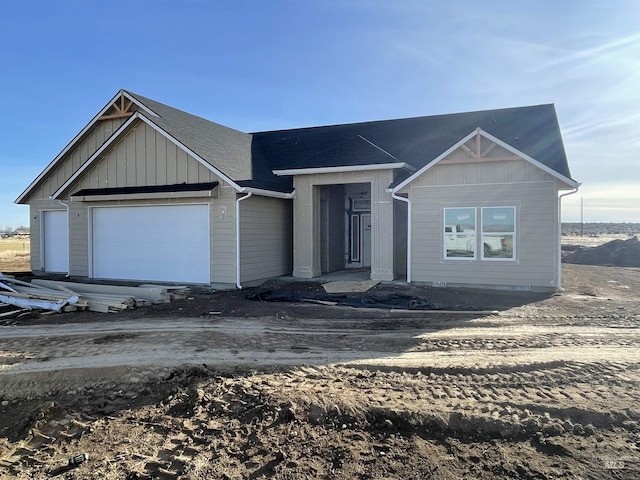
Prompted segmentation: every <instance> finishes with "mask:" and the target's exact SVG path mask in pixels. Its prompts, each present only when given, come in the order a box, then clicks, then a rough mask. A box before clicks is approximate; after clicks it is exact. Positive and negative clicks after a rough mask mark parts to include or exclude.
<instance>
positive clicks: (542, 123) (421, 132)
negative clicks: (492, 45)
mask: <svg viewBox="0 0 640 480" xmlns="http://www.w3.org/2000/svg"><path fill="white" fill-rule="evenodd" d="M477 128H480V129H482V130H483V131H484V132H486V133H488V134H489V135H491V136H492V137H494V138H497V139H500V140H501V141H502V142H504V143H505V144H507V145H510V146H512V148H514V149H517V150H518V151H519V152H522V153H524V154H525V155H527V156H528V157H530V158H532V159H535V160H536V161H537V162H539V164H541V165H544V166H545V167H547V168H549V169H551V170H553V171H555V172H557V173H558V174H560V175H561V176H563V177H566V178H569V179H570V178H571V174H570V171H569V165H568V162H567V157H566V154H565V151H564V145H563V143H562V136H561V134H560V127H559V125H558V119H557V116H556V112H555V107H554V106H553V105H552V104H547V105H536V106H529V107H516V108H505V109H499V110H484V111H478V112H467V113H455V114H447V115H434V116H427V117H414V118H404V119H396V120H381V121H374V122H364V123H351V124H343V125H333V126H325V127H310V128H300V129H290V130H278V131H270V132H258V133H254V138H255V139H256V141H257V142H258V143H259V144H260V147H261V149H262V151H263V153H264V158H265V160H266V161H269V162H271V163H270V166H271V169H272V170H290V169H296V168H322V167H327V166H339V165H359V164H362V163H366V164H376V163H388V162H389V157H388V156H386V155H384V154H382V153H381V154H380V155H376V156H370V155H369V153H370V151H369V150H370V149H367V148H366V146H365V145H364V143H365V142H362V144H360V145H358V144H357V142H356V143H354V139H356V138H358V137H360V138H362V139H366V140H367V141H368V142H370V143H371V144H373V145H375V146H376V147H378V148H379V149H381V150H383V151H384V152H387V153H388V155H390V156H392V157H393V158H395V159H397V161H398V162H404V163H407V164H409V165H411V166H413V167H415V169H416V170H420V169H422V168H423V167H424V166H425V165H427V164H429V163H430V162H432V161H433V160H435V159H436V158H438V157H439V156H440V155H441V154H442V153H443V152H444V151H446V150H447V149H449V148H450V147H451V146H452V145H454V144H456V143H457V142H459V141H460V139H461V138H464V137H466V136H467V135H468V134H469V132H473V131H475V130H476V129H477ZM341 146H344V147H346V148H341Z"/></svg>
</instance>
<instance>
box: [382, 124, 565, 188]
mask: <svg viewBox="0 0 640 480" xmlns="http://www.w3.org/2000/svg"><path fill="white" fill-rule="evenodd" d="M477 135H480V136H482V137H484V138H486V139H488V140H489V141H491V142H493V143H495V144H497V145H500V146H501V147H502V148H504V149H505V150H507V151H509V152H511V153H513V154H515V155H516V156H517V157H520V158H521V159H523V160H524V161H526V162H529V163H531V164H532V165H535V166H536V167H538V168H539V169H541V170H543V171H544V172H546V173H548V174H550V175H551V176H553V177H555V178H557V179H559V180H560V181H562V182H564V183H566V184H567V185H570V186H571V187H576V186H578V183H577V182H576V181H575V180H572V179H571V178H569V177H565V176H564V175H562V174H560V173H558V172H557V171H555V170H553V169H551V168H549V167H547V166H546V165H544V164H543V163H540V162H538V161H537V160H536V159H535V158H532V157H530V156H529V155H527V154H526V153H524V152H522V151H520V150H518V149H516V148H514V147H512V146H511V145H509V144H507V143H505V142H503V141H502V140H500V139H499V138H496V137H494V136H493V135H491V134H489V133H487V132H485V131H484V130H482V129H481V128H479V127H478V128H476V129H475V131H473V132H471V133H469V134H468V135H467V136H465V137H464V138H462V139H460V140H459V141H458V142H456V143H455V144H454V145H452V146H451V147H449V148H448V149H447V150H445V151H444V152H442V153H441V154H440V155H438V156H437V157H436V158H434V159H433V160H432V161H431V162H429V163H427V164H426V165H425V166H423V167H422V168H421V169H420V170H418V171H417V172H415V173H413V174H411V175H407V176H403V177H401V178H397V179H396V181H395V182H394V183H393V184H392V185H391V186H390V189H391V190H393V192H398V191H399V190H401V189H402V188H404V187H405V186H407V185H408V184H410V183H411V182H412V181H413V180H415V179H416V178H418V177H419V176H420V175H422V174H423V173H425V172H426V171H427V170H429V169H430V168H432V167H434V166H435V165H437V164H438V162H440V161H441V160H443V159H444V158H446V157H447V156H449V155H450V154H451V153H453V152H454V151H455V150H457V149H459V148H461V147H462V146H463V145H465V144H466V143H467V142H468V141H469V140H471V139H472V138H474V137H475V136H477Z"/></svg>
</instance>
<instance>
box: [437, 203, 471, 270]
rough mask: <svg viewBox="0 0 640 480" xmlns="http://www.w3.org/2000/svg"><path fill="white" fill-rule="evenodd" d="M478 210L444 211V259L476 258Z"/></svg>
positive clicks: (450, 209)
mask: <svg viewBox="0 0 640 480" xmlns="http://www.w3.org/2000/svg"><path fill="white" fill-rule="evenodd" d="M475 246H476V209H475V208H445V209H444V257H445V258H475Z"/></svg>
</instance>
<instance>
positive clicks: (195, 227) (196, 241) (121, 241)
mask: <svg viewBox="0 0 640 480" xmlns="http://www.w3.org/2000/svg"><path fill="white" fill-rule="evenodd" d="M92 245H93V250H92V255H93V256H92V260H93V277H94V278H111V279H129V280H154V281H165V282H190V283H209V281H210V280H209V279H210V264H209V207H208V206H207V205H171V206H167V205H163V206H143V207H142V206H141V207H96V208H94V209H93V231H92Z"/></svg>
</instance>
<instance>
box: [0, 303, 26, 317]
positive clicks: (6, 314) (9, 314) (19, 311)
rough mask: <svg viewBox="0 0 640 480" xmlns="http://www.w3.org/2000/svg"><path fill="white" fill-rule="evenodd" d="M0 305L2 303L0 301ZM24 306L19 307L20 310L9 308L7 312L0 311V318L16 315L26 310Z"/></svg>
mask: <svg viewBox="0 0 640 480" xmlns="http://www.w3.org/2000/svg"><path fill="white" fill-rule="evenodd" d="M0 305H3V304H1V303H0ZM26 311H27V309H26V308H21V309H20V310H11V311H9V312H3V313H0V318H6V317H12V316H13V315H18V314H19V313H22V312H26Z"/></svg>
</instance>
